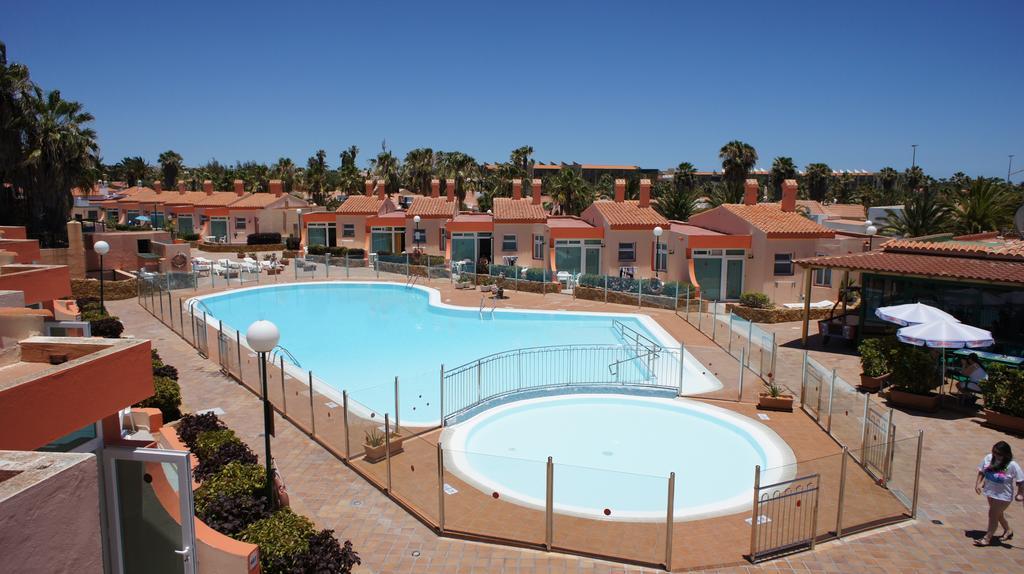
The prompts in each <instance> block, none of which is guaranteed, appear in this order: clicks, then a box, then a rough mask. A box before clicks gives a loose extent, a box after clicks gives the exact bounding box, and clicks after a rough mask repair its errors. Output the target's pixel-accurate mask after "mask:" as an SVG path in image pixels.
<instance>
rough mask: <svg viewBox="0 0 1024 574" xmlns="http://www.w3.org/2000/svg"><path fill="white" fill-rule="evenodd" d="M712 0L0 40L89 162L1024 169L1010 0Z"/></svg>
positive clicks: (98, 30)
mask: <svg viewBox="0 0 1024 574" xmlns="http://www.w3.org/2000/svg"><path fill="white" fill-rule="evenodd" d="M714 4H715V6H714V7H705V6H699V5H697V4H696V3H693V2H665V3H660V2H650V3H648V2H621V3H616V4H606V3H599V2H578V3H576V2H573V3H559V2H541V3H536V4H533V3H528V2H505V3H491V2H464V3H463V2H460V3H445V2H440V1H439V2H408V3H405V2H359V3H356V2H352V3H347V4H346V5H342V4H341V3H340V2H321V3H312V2H280V1H279V2H273V3H262V2H230V3H229V2H202V3H192V2H139V1H135V2H123V3H121V2H47V1H33V2H15V1H13V0H2V13H3V16H2V17H0V40H2V41H4V42H5V43H6V44H7V48H8V56H9V57H10V59H12V60H14V61H18V62H22V63H25V64H27V65H28V66H29V67H30V69H31V73H32V77H33V79H34V80H35V81H36V82H38V83H39V84H41V85H42V86H43V87H44V88H46V89H52V88H59V89H60V90H61V91H62V92H63V94H64V96H65V97H67V98H71V99H76V100H79V101H81V102H83V103H84V104H85V105H86V107H87V108H88V110H89V111H91V112H92V113H93V114H95V116H96V129H97V131H98V132H99V136H100V144H101V146H102V153H103V158H104V160H105V161H107V162H114V161H117V160H118V159H120V158H121V157H123V156H125V155H142V156H144V157H146V158H147V159H148V160H150V161H152V162H155V160H156V158H157V155H158V154H159V153H160V152H161V151H163V150H166V149H168V148H171V149H174V150H176V151H178V152H179V153H181V154H182V155H183V156H184V157H185V161H186V163H188V164H196V163H201V162H203V161H206V160H208V159H211V158H216V159H218V160H220V161H222V162H231V163H233V162H234V161H236V160H248V159H252V160H258V161H265V162H271V161H273V160H275V159H277V158H278V157H279V156H290V157H292V158H293V159H294V160H295V161H296V163H300V164H304V163H305V160H306V158H307V157H308V156H310V155H311V154H312V153H313V152H315V150H316V149H317V148H324V149H325V150H327V152H328V158H329V160H330V162H331V165H332V166H336V165H337V164H338V152H339V151H340V150H341V149H343V148H344V147H346V146H348V145H350V144H355V145H358V146H359V148H360V149H361V150H362V155H361V158H360V164H361V165H363V164H364V163H365V159H367V157H368V156H369V155H370V154H375V153H376V151H377V150H379V148H380V144H381V141H382V140H385V139H386V140H387V143H388V145H389V146H390V147H391V148H392V149H393V150H394V151H395V152H397V153H399V154H402V155H404V154H405V152H406V151H407V150H409V149H410V148H413V147H419V146H428V147H432V148H434V149H435V150H437V149H443V150H453V149H458V150H462V151H465V152H467V153H469V154H471V155H473V156H474V157H476V158H477V159H478V160H481V161H494V160H504V159H506V158H507V156H508V152H509V150H511V149H512V148H514V147H517V146H520V145H525V144H529V145H532V146H533V147H534V149H535V155H536V158H537V160H539V161H566V162H569V161H578V162H581V163H625V164H639V165H642V166H644V167H659V168H666V167H670V166H674V165H675V164H677V163H679V162H680V161H690V162H692V163H694V164H695V165H697V166H698V168H703V169H710V168H714V167H718V166H719V165H720V164H719V162H718V159H717V151H718V148H719V147H721V146H722V144H724V143H725V142H726V141H728V140H731V139H742V140H744V141H747V142H748V143H750V144H752V145H754V146H755V147H756V148H757V150H758V153H759V155H760V157H761V161H760V162H759V165H760V166H761V167H767V166H768V165H770V163H771V159H772V158H773V157H774V156H777V155H789V156H792V157H793V158H794V160H795V161H796V163H797V165H798V166H800V167H801V168H802V167H803V166H804V165H806V164H807V163H810V162H816V161H822V162H826V163H828V164H829V165H831V166H832V167H833V168H837V169H869V170H873V169H878V168H880V167H883V166H885V165H891V166H893V167H896V168H897V169H903V168H905V167H907V166H909V164H910V159H911V157H910V156H911V148H910V144H915V143H916V144H919V145H920V147H919V148H918V163H919V164H920V165H921V166H923V167H924V168H925V170H926V171H927V172H929V173H930V174H932V175H935V176H937V177H945V176H948V175H949V174H951V173H953V172H955V171H958V170H962V171H964V172H967V173H968V174H971V175H979V174H980V175H992V176H1005V175H1006V166H1007V154H1010V153H1016V154H1017V158H1016V159H1015V163H1016V165H1017V166H1020V167H1024V2H1020V1H1019V0H1016V1H992V2H989V1H979V2H946V1H942V2H939V1H928V2H925V1H922V2H909V1H898V2H879V3H874V2H857V3H853V4H851V3H845V2H842V3H841V2H779V3H767V2H750V3H746V2H730V3H721V2H716V3H714ZM776 4H779V5H776ZM1019 180H1020V176H1018V177H1017V178H1015V181H1019Z"/></svg>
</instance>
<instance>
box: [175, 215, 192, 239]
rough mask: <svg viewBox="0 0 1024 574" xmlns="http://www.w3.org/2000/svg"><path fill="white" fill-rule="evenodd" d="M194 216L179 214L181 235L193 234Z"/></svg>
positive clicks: (179, 231)
mask: <svg viewBox="0 0 1024 574" xmlns="http://www.w3.org/2000/svg"><path fill="white" fill-rule="evenodd" d="M192 229H193V227H192V216H191V215H179V216H178V233H180V234H181V235H191V234H193V233H195V231H192Z"/></svg>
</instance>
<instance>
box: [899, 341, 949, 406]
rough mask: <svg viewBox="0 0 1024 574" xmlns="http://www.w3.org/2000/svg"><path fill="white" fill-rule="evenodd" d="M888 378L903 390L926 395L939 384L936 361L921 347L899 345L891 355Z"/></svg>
mask: <svg viewBox="0 0 1024 574" xmlns="http://www.w3.org/2000/svg"><path fill="white" fill-rule="evenodd" d="M889 380H890V381H891V382H892V385H893V386H894V387H895V388H896V389H898V390H901V391H903V392H906V393H913V394H915V395H927V394H929V393H930V392H931V391H932V389H934V388H936V387H937V386H939V374H938V365H937V361H936V360H935V359H934V358H932V354H931V353H930V352H929V351H928V350H926V349H924V348H923V347H915V346H913V345H899V346H898V347H897V348H896V351H895V354H894V355H893V363H892V376H891V377H890V379H889Z"/></svg>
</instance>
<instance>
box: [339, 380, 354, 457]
mask: <svg viewBox="0 0 1024 574" xmlns="http://www.w3.org/2000/svg"><path fill="white" fill-rule="evenodd" d="M341 418H342V422H343V423H344V425H345V460H351V459H352V442H351V441H350V440H349V438H348V435H349V428H348V391H341Z"/></svg>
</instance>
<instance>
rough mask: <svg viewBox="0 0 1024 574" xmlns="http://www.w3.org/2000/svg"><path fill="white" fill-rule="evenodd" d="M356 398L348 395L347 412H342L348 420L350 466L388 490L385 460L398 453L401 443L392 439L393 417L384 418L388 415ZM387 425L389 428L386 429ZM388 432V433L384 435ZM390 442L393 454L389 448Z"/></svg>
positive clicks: (353, 395) (351, 394) (354, 394)
mask: <svg viewBox="0 0 1024 574" xmlns="http://www.w3.org/2000/svg"><path fill="white" fill-rule="evenodd" d="M357 395H358V393H351V392H350V393H349V394H348V410H347V412H346V413H343V414H344V416H346V418H347V421H348V426H347V428H348V433H349V437H348V441H349V442H348V448H349V452H350V453H351V458H350V463H351V464H352V465H353V466H354V467H355V468H356V469H357V470H359V472H361V473H362V474H363V475H364V476H366V477H367V479H369V480H370V481H371V482H373V483H374V484H376V485H377V486H378V487H380V488H387V487H388V475H387V464H386V460H387V457H388V456H390V455H393V454H397V453H398V451H399V450H400V449H401V446H402V441H401V440H391V439H394V438H395V437H394V433H395V431H396V429H395V428H394V427H393V426H391V422H390V416H388V417H385V414H386V413H384V412H379V411H376V410H373V409H371V408H370V407H368V406H366V404H364V403H362V402H360V401H359V400H358V399H356V398H355V397H356V396H357ZM385 418H387V419H388V420H387V421H386V420H385ZM386 422H387V425H386V424H385V423H386ZM385 426H387V427H388V428H387V429H385ZM385 430H388V431H389V433H385ZM389 441H390V448H391V450H390V454H389V453H388V449H387V446H388V442H389Z"/></svg>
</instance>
